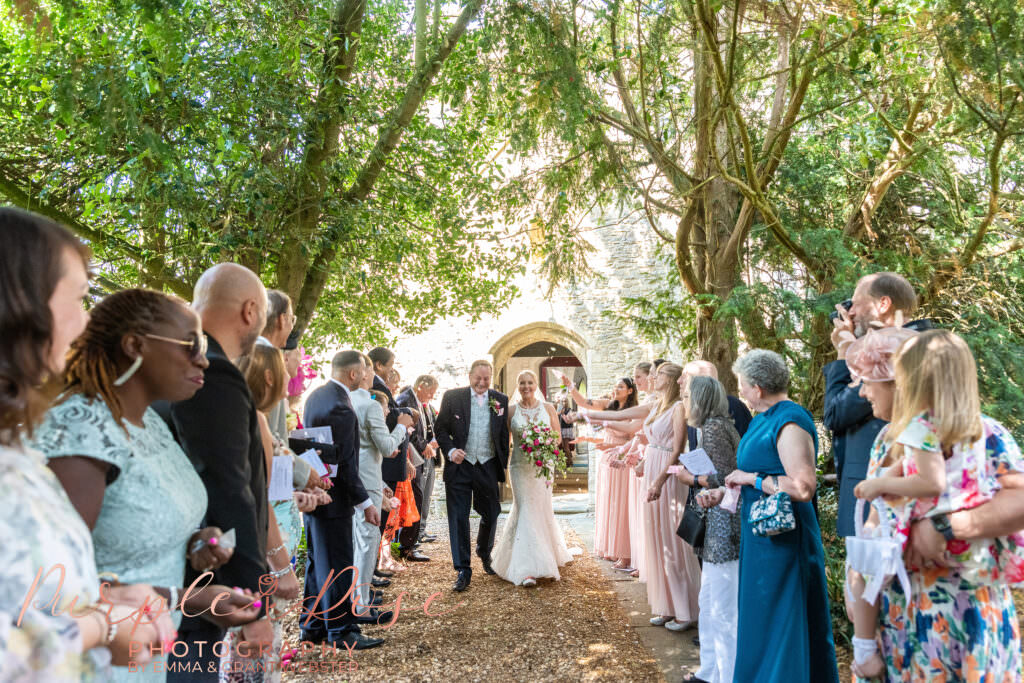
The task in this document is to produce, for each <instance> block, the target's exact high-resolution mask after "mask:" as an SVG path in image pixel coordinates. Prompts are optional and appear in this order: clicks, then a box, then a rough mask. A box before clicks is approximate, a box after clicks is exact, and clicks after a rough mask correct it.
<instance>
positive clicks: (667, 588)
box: [643, 406, 700, 621]
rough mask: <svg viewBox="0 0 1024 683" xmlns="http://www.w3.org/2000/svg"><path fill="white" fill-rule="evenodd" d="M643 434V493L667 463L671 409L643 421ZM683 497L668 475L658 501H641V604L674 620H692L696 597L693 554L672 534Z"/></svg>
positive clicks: (679, 486) (697, 574) (681, 489)
mask: <svg viewBox="0 0 1024 683" xmlns="http://www.w3.org/2000/svg"><path fill="white" fill-rule="evenodd" d="M673 407H674V406H673ZM655 409H656V408H655ZM652 410H653V409H652ZM644 431H645V432H646V433H647V441H648V445H647V449H646V452H647V458H646V461H645V462H644V476H643V490H644V491H647V490H648V489H649V488H650V486H651V485H652V484H653V483H654V481H655V480H656V479H657V478H658V475H659V474H661V472H662V471H664V469H665V467H666V466H667V465H668V463H669V461H670V460H672V455H673V452H672V441H673V439H672V436H673V429H672V409H671V408H670V409H669V410H666V411H665V412H664V413H662V414H661V415H660V416H658V417H657V418H656V419H655V420H654V421H653V422H648V423H645V424H644ZM684 438H685V437H684ZM688 493H689V487H688V486H686V485H684V484H683V483H682V482H680V481H679V480H678V479H677V478H676V477H673V476H670V477H669V478H668V481H666V482H665V484H664V486H662V489H661V495H660V496H659V497H658V500H656V501H654V502H652V503H644V534H645V536H644V548H645V560H644V561H645V563H646V570H647V602H648V603H649V604H650V606H651V612H653V613H654V614H655V615H659V616H673V617H675V618H676V619H677V620H678V621H696V620H697V595H698V593H700V564H699V563H698V562H697V555H696V554H695V553H694V552H693V548H692V547H690V545H689V544H687V543H686V542H684V541H683V539H681V538H679V536H677V535H676V528H677V527H678V526H679V522H680V521H682V519H683V507H684V505H685V504H686V496H687V494H688ZM644 499H645V500H646V494H645V497H644Z"/></svg>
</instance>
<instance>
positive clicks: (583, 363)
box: [490, 322, 594, 500]
mask: <svg viewBox="0 0 1024 683" xmlns="http://www.w3.org/2000/svg"><path fill="white" fill-rule="evenodd" d="M589 348H590V345H589V344H588V343H587V342H586V340H585V339H584V338H583V337H582V336H580V335H579V334H577V333H576V332H573V331H572V330H570V329H568V328H566V327H563V326H562V325H559V324H557V323H553V322H536V323H531V324H529V325H523V326H522V327H517V328H516V329H514V330H512V331H511V332H508V333H507V334H505V335H503V336H502V337H501V338H500V339H499V340H498V341H496V342H495V343H494V344H493V345H492V346H491V349H490V354H491V358H492V359H493V362H494V371H495V376H494V386H495V387H496V388H497V389H498V390H500V391H503V392H504V393H506V394H508V395H510V396H511V395H512V392H513V391H514V389H515V386H514V383H515V378H516V376H517V375H518V373H519V372H520V371H521V370H524V369H530V370H532V371H533V372H534V373H535V374H536V375H537V376H538V377H539V378H541V387H542V391H543V388H544V387H545V385H546V384H547V383H546V382H545V381H544V378H546V377H547V376H548V373H547V372H545V368H546V367H548V366H549V365H551V368H550V369H551V370H552V371H555V370H556V369H559V366H560V365H566V366H574V367H561V368H560V369H561V371H564V372H566V374H568V375H569V376H570V377H573V379H574V381H575V382H576V383H577V384H578V385H580V386H581V390H585V388H584V384H585V383H586V377H587V374H588V373H589V367H588V366H589V360H590V359H589V354H588V350H589ZM558 361H565V362H564V364H560V363H558ZM572 370H576V372H577V374H576V375H575V376H574V375H573V372H572ZM553 378H554V376H553V375H552V379H553ZM548 386H550V385H548ZM547 398H548V400H552V397H551V396H550V395H549V396H547ZM590 460H591V449H590V446H589V444H580V446H579V450H578V451H577V453H576V457H575V458H573V463H572V464H573V466H572V467H571V468H570V471H569V472H568V473H567V474H565V475H564V476H561V477H559V478H557V479H556V480H555V486H556V487H557V488H558V489H559V490H561V491H562V492H573V491H575V492H589V494H590V497H591V499H592V498H593V491H594V487H593V485H592V484H591V483H590V482H589V479H590V476H591V474H592V473H591V471H590V470H591V468H590V467H589V463H590ZM510 497H511V489H510V488H509V487H508V486H507V485H505V486H502V498H503V499H506V500H507V499H508V498H510Z"/></svg>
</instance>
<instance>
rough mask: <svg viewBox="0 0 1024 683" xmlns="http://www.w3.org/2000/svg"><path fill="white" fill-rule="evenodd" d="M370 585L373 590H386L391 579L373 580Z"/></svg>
mask: <svg viewBox="0 0 1024 683" xmlns="http://www.w3.org/2000/svg"><path fill="white" fill-rule="evenodd" d="M370 585H371V586H373V587H374V588H387V587H388V586H390V585H391V579H374V580H373V581H371V582H370Z"/></svg>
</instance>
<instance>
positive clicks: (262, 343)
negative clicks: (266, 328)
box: [256, 334, 277, 349]
mask: <svg viewBox="0 0 1024 683" xmlns="http://www.w3.org/2000/svg"><path fill="white" fill-rule="evenodd" d="M256 343H257V344H259V345H260V346H269V347H270V348H272V349H276V348H277V347H276V346H274V345H273V344H271V343H270V340H269V339H267V338H266V337H264V336H263V335H262V334H261V335H260V336H258V337H256Z"/></svg>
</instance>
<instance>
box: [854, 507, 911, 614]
mask: <svg viewBox="0 0 1024 683" xmlns="http://www.w3.org/2000/svg"><path fill="white" fill-rule="evenodd" d="M878 512H879V515H878V520H879V524H878V529H877V530H876V531H875V533H874V534H872V533H871V532H865V531H864V499H862V498H861V499H858V500H857V504H856V506H855V507H854V512H853V519H854V529H855V531H856V535H855V536H847V537H846V566H847V568H848V569H853V570H854V571H856V572H858V573H860V575H861V576H863V577H864V583H865V585H864V592H863V594H862V595H861V599H862V600H864V602H867V603H868V604H871V605H873V604H875V600H876V599H877V598H878V593H879V591H880V590H881V589H882V586H883V584H884V583H885V580H886V579H888V578H889V577H891V576H896V577H898V578H899V580H900V585H901V586H902V587H903V594H904V595H906V596H907V597H908V598H909V597H910V594H911V593H910V577H909V576H907V570H906V567H904V566H903V544H902V543H901V542H900V541H899V540H897V539H896V538H894V537H893V535H892V531H891V529H890V528H889V518H888V515H886V514H885V513H884V511H882V510H879V511H878Z"/></svg>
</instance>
